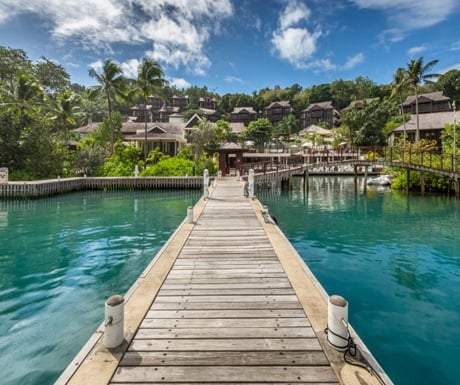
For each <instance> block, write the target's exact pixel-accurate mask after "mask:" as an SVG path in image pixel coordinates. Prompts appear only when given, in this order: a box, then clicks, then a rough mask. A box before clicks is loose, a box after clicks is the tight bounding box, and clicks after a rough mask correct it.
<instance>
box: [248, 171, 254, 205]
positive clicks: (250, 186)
mask: <svg viewBox="0 0 460 385" xmlns="http://www.w3.org/2000/svg"><path fill="white" fill-rule="evenodd" d="M248 190H249V198H250V199H254V170H253V169H252V168H251V169H249V176H248Z"/></svg>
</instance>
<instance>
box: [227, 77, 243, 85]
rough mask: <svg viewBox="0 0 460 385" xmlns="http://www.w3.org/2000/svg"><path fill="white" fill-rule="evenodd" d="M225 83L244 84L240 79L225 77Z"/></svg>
mask: <svg viewBox="0 0 460 385" xmlns="http://www.w3.org/2000/svg"><path fill="white" fill-rule="evenodd" d="M224 81H225V82H227V83H239V84H244V82H243V80H241V79H240V78H238V77H236V76H227V77H226V78H225V79H224Z"/></svg>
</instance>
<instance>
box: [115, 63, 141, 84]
mask: <svg viewBox="0 0 460 385" xmlns="http://www.w3.org/2000/svg"><path fill="white" fill-rule="evenodd" d="M140 64H141V62H140V60H138V59H130V60H128V61H125V62H124V63H121V65H120V67H121V69H122V70H123V74H124V76H126V77H127V78H129V79H137V74H138V68H139V65H140Z"/></svg>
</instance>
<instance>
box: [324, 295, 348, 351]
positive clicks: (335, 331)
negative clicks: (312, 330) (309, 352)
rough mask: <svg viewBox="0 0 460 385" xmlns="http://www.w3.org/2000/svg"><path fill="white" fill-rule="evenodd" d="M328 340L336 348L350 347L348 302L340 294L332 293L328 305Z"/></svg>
mask: <svg viewBox="0 0 460 385" xmlns="http://www.w3.org/2000/svg"><path fill="white" fill-rule="evenodd" d="M327 311H328V313H327V342H328V343H329V345H331V346H332V347H333V348H334V349H336V350H340V351H344V350H346V349H347V348H348V345H349V339H350V332H349V331H348V302H347V301H346V300H345V299H344V298H343V297H341V296H339V295H331V296H330V297H329V301H328V306H327Z"/></svg>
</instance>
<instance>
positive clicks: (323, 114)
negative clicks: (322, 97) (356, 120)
mask: <svg viewBox="0 0 460 385" xmlns="http://www.w3.org/2000/svg"><path fill="white" fill-rule="evenodd" d="M339 120H340V114H339V112H338V111H337V110H336V109H335V108H334V106H333V105H332V102H331V101H328V102H321V103H312V104H310V105H309V106H308V107H307V108H306V109H305V110H303V111H302V114H301V116H300V124H301V127H302V128H306V127H308V126H311V125H312V124H315V125H319V124H326V125H327V126H328V127H329V128H333V127H337V126H338V125H339Z"/></svg>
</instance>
